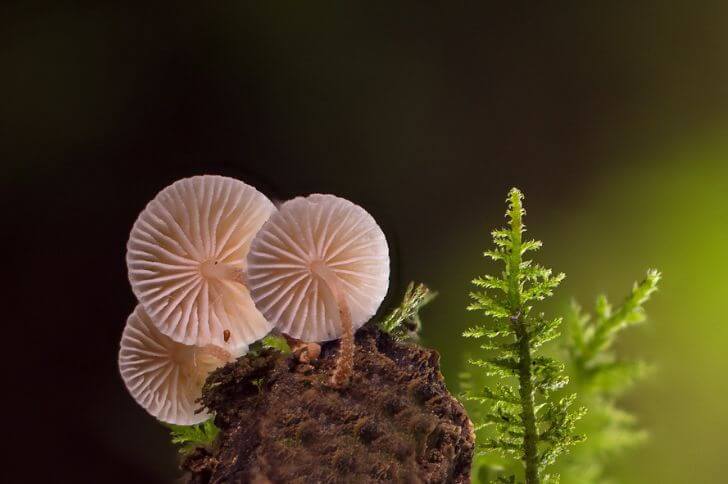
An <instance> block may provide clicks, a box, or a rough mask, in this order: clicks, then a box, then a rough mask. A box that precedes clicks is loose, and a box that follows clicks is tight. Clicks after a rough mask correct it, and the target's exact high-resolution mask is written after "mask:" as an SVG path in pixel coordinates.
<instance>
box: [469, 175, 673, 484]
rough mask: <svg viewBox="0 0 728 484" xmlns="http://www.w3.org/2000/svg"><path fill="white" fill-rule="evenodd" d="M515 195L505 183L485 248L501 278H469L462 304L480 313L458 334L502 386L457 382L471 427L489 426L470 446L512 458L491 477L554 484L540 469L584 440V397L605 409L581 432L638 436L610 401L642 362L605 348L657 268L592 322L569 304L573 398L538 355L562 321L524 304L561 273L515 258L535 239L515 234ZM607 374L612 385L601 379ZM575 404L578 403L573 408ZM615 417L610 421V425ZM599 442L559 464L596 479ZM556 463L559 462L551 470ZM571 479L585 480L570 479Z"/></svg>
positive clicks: (601, 307)
mask: <svg viewBox="0 0 728 484" xmlns="http://www.w3.org/2000/svg"><path fill="white" fill-rule="evenodd" d="M522 201H523V195H522V194H521V192H520V191H519V190H517V189H515V188H514V189H512V190H511V191H510V192H509V194H508V198H507V204H508V210H507V212H506V218H507V222H508V226H507V227H506V228H504V229H499V230H495V231H493V232H492V236H493V240H494V243H495V246H496V247H495V249H493V250H489V251H486V252H485V255H486V257H488V258H490V259H492V260H494V261H496V262H499V263H502V264H503V265H504V270H503V272H502V273H501V274H500V276H491V275H487V276H484V277H481V278H477V279H475V280H474V281H473V283H474V284H475V285H476V286H477V287H478V288H479V290H476V291H474V292H472V293H471V295H470V296H471V300H472V303H471V304H470V306H469V307H468V309H469V310H472V311H478V312H481V313H482V314H484V315H485V316H486V317H488V320H487V321H486V322H485V323H484V324H482V325H479V326H476V327H474V328H471V329H469V330H467V331H465V333H464V336H465V337H467V338H477V339H482V340H485V341H484V343H483V344H482V345H481V348H482V349H483V350H486V351H487V353H486V355H485V356H484V357H483V358H478V359H471V360H470V363H472V364H473V365H475V366H476V367H479V368H483V369H485V372H484V373H485V376H487V377H501V378H503V379H505V383H499V384H496V385H486V386H484V388H483V387H480V388H476V383H475V381H476V378H473V375H471V374H469V373H468V372H466V373H464V375H463V381H462V385H463V387H464V389H465V390H466V393H465V399H466V403H467V404H468V407H469V412H470V414H471V418H472V419H473V420H474V421H476V424H477V427H476V428H477V429H478V430H480V429H483V428H485V427H486V426H489V427H491V428H492V431H491V432H490V433H489V434H488V437H487V438H486V439H485V440H484V441H483V442H480V443H479V451H480V452H481V453H483V454H490V453H492V452H498V453H500V454H501V455H503V456H504V457H506V458H513V461H514V462H517V463H519V465H517V466H515V465H508V466H506V467H507V468H508V469H512V470H513V472H508V473H506V474H505V475H499V476H498V478H497V480H498V482H511V483H515V482H516V480H517V479H519V480H520V479H521V476H522V478H523V480H525V482H526V483H527V484H533V483H539V482H557V481H558V479H559V476H558V475H557V474H547V473H546V470H547V467H549V466H550V465H552V464H554V463H555V462H556V460H557V458H558V457H559V456H560V455H562V454H564V453H565V452H566V451H567V450H568V449H569V448H570V447H571V446H572V445H574V444H576V443H578V442H581V441H582V440H584V439H585V436H584V435H580V434H579V433H577V432H576V425H577V421H578V420H579V419H581V418H582V417H584V415H585V414H586V408H587V407H584V406H581V404H586V405H587V406H588V407H589V408H590V411H592V410H596V411H595V412H594V413H595V414H603V413H604V412H606V413H607V417H606V421H605V420H604V419H602V420H599V421H598V422H599V424H594V425H590V426H589V427H588V428H587V429H586V430H589V437H590V438H591V437H593V436H596V437H597V439H598V440H602V439H601V438H600V437H604V435H605V433H606V432H608V431H609V430H610V429H608V428H607V427H611V431H612V434H613V435H612V437H614V436H625V435H630V436H631V437H633V440H634V439H636V438H637V436H638V432H636V431H633V433H632V434H628V431H629V430H630V429H631V427H633V420H632V419H630V418H628V417H629V416H628V414H626V413H624V412H620V411H619V410H618V409H617V407H616V404H615V398H616V396H617V395H618V393H619V391H618V389H619V390H621V389H624V386H625V384H626V383H625V382H626V381H632V380H633V379H634V378H635V377H637V376H638V375H639V374H640V373H641V372H642V370H641V369H642V368H643V367H644V365H639V364H628V363H624V362H618V360H617V359H616V357H615V356H614V354H613V353H612V352H611V347H612V345H613V343H614V339H615V336H616V334H617V333H618V332H619V331H620V330H621V329H623V328H625V327H627V326H630V325H632V324H634V323H637V322H640V321H642V320H643V319H644V312H643V310H642V305H643V304H644V303H645V302H646V301H647V299H648V298H649V296H650V295H651V294H652V293H653V292H654V291H655V289H656V287H657V282H658V280H659V277H660V276H659V273H658V272H657V271H649V272H648V275H647V279H646V280H645V281H643V282H642V283H640V284H638V285H636V286H635V288H634V290H633V291H632V294H631V295H630V296H629V297H628V298H627V300H626V301H625V303H624V304H623V305H622V306H620V307H619V308H617V309H616V310H612V308H611V307H610V306H609V304H608V303H607V301H606V298H604V297H601V298H600V299H599V301H598V303H597V311H596V312H597V317H596V318H595V319H593V320H592V319H590V318H588V317H585V316H583V315H582V314H581V312H580V310H578V308H577V306H574V307H573V309H572V314H570V317H569V330H570V331H569V337H568V340H567V344H566V346H567V348H568V358H567V360H568V362H569V372H570V373H572V374H573V375H575V380H576V388H577V389H578V390H579V391H580V392H582V391H583V392H584V394H585V395H589V396H590V398H582V396H581V395H579V397H578V399H577V394H576V393H569V392H566V391H565V390H564V389H563V387H564V386H565V385H566V384H567V383H568V381H569V378H568V377H567V375H566V371H565V370H566V365H565V364H564V363H562V362H560V361H558V360H556V359H554V358H550V357H547V356H544V355H541V354H540V353H539V351H540V349H541V347H542V345H544V343H547V342H548V341H551V340H553V339H555V338H557V337H559V336H560V333H559V327H560V325H561V322H562V319H561V318H553V319H547V318H546V317H545V316H544V315H543V313H536V312H534V311H533V305H534V304H535V303H537V302H538V301H541V300H543V299H545V298H547V297H550V296H552V295H553V291H554V289H555V288H556V287H557V286H558V285H559V283H560V282H561V281H562V280H563V278H564V274H553V273H552V271H551V270H550V269H547V268H545V267H542V266H540V265H538V264H535V263H534V262H533V261H531V260H528V259H525V258H524V256H525V255H526V254H527V253H529V252H533V251H536V250H538V249H539V248H540V247H541V242H539V241H537V240H523V234H524V232H525V226H524V224H523V216H524V214H525V210H524V209H523V205H522ZM480 380H481V379H477V381H480ZM608 380H609V381H613V382H615V385H616V386H609V385H607V383H606V382H607V381H608ZM576 402H578V403H579V406H578V408H576V409H574V408H573V407H575V406H576ZM615 416H616V417H617V418H616V422H612V423H609V422H608V421H609V419H610V418H612V417H615ZM615 427H616V428H615ZM592 431H593V433H594V435H592ZM481 435H482V434H481ZM607 440H609V439H607ZM605 445H606V444H605ZM605 445H602V446H596V447H594V448H592V451H591V452H586V453H584V455H581V456H580V458H573V459H571V461H570V462H568V463H567V466H568V467H570V469H571V470H573V469H576V468H579V470H584V469H585V468H586V467H587V465H588V466H589V467H590V471H591V475H592V476H598V475H599V474H600V473H601V470H602V466H601V465H600V464H599V463H598V460H599V458H603V457H602V456H603V455H604V454H603V453H602V450H604V446H605ZM617 446H618V444H613V445H612V447H617ZM587 462H588V464H586V463H587ZM594 462H596V464H595V463H594ZM484 466H486V467H487V466H488V464H484ZM477 467H478V459H477V458H476V468H477ZM563 468H564V466H559V469H560V470H561V469H563ZM476 470H477V469H476ZM581 477H586V475H584V474H582V476H581ZM594 479H595V480H596V477H594ZM574 482H587V481H581V480H579V479H578V478H577V479H576V481H574ZM589 482H593V481H591V480H590V481H589Z"/></svg>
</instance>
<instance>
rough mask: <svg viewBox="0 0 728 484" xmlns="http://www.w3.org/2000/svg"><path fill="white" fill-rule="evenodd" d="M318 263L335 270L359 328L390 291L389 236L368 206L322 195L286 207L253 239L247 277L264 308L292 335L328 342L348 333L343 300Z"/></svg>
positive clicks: (334, 272) (253, 292)
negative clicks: (319, 270)
mask: <svg viewBox="0 0 728 484" xmlns="http://www.w3.org/2000/svg"><path fill="white" fill-rule="evenodd" d="M316 264H322V265H323V266H325V267H326V268H328V269H329V270H330V272H332V273H333V274H334V275H336V276H337V278H338V279H339V281H340V284H338V285H339V288H340V290H341V292H342V293H343V296H344V297H345V299H346V301H347V303H348V306H349V308H350V310H351V319H352V324H353V328H354V329H356V328H359V327H361V326H362V325H363V324H364V323H366V322H367V321H368V320H369V319H370V318H371V317H372V316H373V315H374V313H376V311H377V308H378V307H379V305H380V304H381V303H382V300H383V299H384V296H385V295H386V294H387V288H388V287H389V248H388V246H387V240H386V238H385V237H384V233H383V232H382V230H381V229H380V228H379V226H378V225H377V223H376V222H375V221H374V219H373V218H372V216H371V215H369V214H368V213H367V212H366V211H365V210H364V209H363V208H361V207H360V206H358V205H356V204H354V203H352V202H350V201H348V200H345V199H343V198H339V197H335V196H333V195H321V194H314V195H310V196H308V197H298V198H295V199H293V200H289V201H288V202H286V203H284V204H283V205H281V206H280V208H279V211H278V212H276V213H274V214H273V215H272V216H271V218H270V219H269V220H268V222H266V224H265V225H264V226H263V228H262V229H261V230H260V232H258V235H257V236H256V237H255V239H254V240H253V243H252V245H251V248H250V252H249V253H248V272H247V279H248V287H249V288H250V294H251V296H252V297H253V300H254V301H255V303H256V305H257V306H258V309H260V311H261V312H262V313H263V315H264V316H265V317H266V318H267V319H268V320H269V321H271V322H272V323H273V324H275V325H276V327H277V328H278V330H279V331H281V332H283V333H285V334H288V335H289V336H292V337H294V338H297V339H301V340H304V341H329V340H332V339H336V338H339V337H340V336H341V334H342V328H341V323H340V321H339V306H338V305H337V301H336V299H335V296H334V295H333V294H332V291H331V289H330V287H329V286H328V285H327V284H326V282H325V281H324V280H323V279H322V277H320V276H319V275H317V273H316V272H317V271H316V270H315V268H314V267H315V265H316Z"/></svg>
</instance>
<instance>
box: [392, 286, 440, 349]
mask: <svg viewBox="0 0 728 484" xmlns="http://www.w3.org/2000/svg"><path fill="white" fill-rule="evenodd" d="M436 296H437V293H436V292H434V291H431V290H430V289H429V288H428V287H427V286H425V285H424V284H421V283H420V284H417V285H415V283H414V282H410V283H409V285H408V286H407V289H406V290H405V292H404V297H403V298H402V302H401V303H400V305H399V306H398V307H396V308H395V309H394V310H393V311H392V312H391V313H389V314H388V315H387V316H386V317H385V318H384V319H382V320H381V321H380V322H379V324H378V326H379V329H380V330H382V331H384V332H385V333H388V334H390V335H392V336H393V337H394V338H398V339H401V338H404V337H406V336H407V335H408V334H417V333H418V332H419V331H420V329H421V328H422V321H421V320H420V315H419V312H420V310H421V309H422V308H423V307H424V306H425V305H427V304H428V303H429V302H430V301H432V300H433V299H434V298H435V297H436Z"/></svg>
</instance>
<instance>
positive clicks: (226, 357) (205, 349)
mask: <svg viewBox="0 0 728 484" xmlns="http://www.w3.org/2000/svg"><path fill="white" fill-rule="evenodd" d="M197 353H198V354H199V355H200V356H210V357H212V358H215V359H217V360H220V361H221V362H223V363H227V362H229V361H230V360H232V359H233V357H232V355H231V354H230V353H229V352H228V351H226V350H224V349H222V348H220V347H219V346H215V345H207V346H201V347H200V348H198V351H197Z"/></svg>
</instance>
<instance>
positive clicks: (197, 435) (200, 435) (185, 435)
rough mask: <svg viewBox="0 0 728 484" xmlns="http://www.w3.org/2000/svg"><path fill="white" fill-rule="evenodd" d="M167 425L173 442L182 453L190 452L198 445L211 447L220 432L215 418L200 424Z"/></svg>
mask: <svg viewBox="0 0 728 484" xmlns="http://www.w3.org/2000/svg"><path fill="white" fill-rule="evenodd" d="M165 426H166V427H167V428H169V430H170V436H171V440H172V443H173V444H174V445H176V446H178V447H179V453H180V454H189V453H190V452H192V451H193V450H195V449H197V448H198V447H202V448H206V449H209V448H210V447H211V446H212V445H213V443H214V442H215V439H216V438H217V435H218V434H219V433H220V429H219V428H217V427H216V426H215V423H214V422H213V419H209V420H206V421H204V422H202V423H201V424H198V425H173V424H165Z"/></svg>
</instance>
